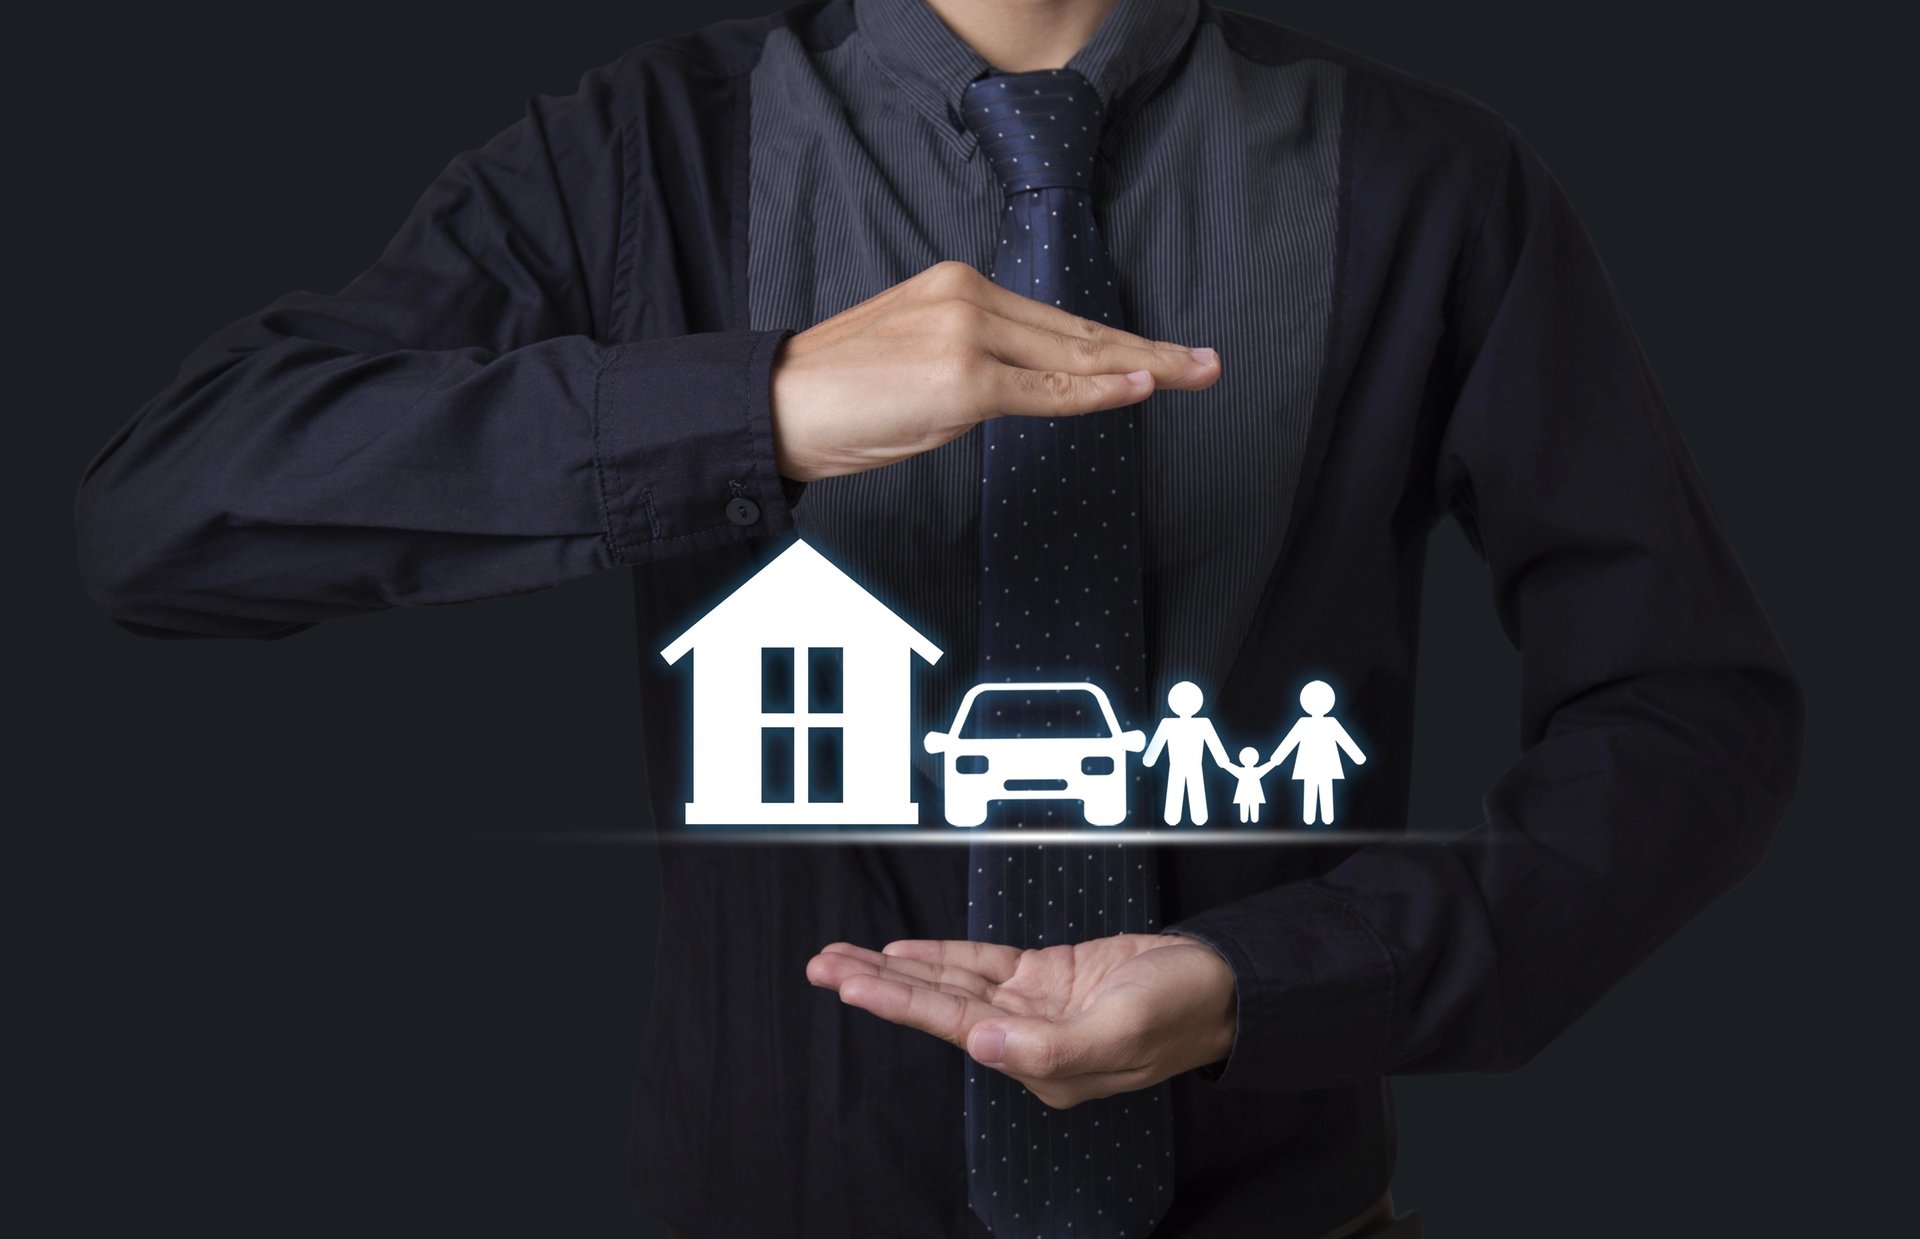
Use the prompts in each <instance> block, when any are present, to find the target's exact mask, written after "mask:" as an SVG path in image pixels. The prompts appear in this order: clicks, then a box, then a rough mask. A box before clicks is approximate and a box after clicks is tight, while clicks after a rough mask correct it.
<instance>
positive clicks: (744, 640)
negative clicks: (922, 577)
mask: <svg viewBox="0 0 1920 1239" xmlns="http://www.w3.org/2000/svg"><path fill="white" fill-rule="evenodd" d="M796 630H804V633H805V635H809V636H811V637H813V638H815V639H813V640H810V641H808V642H807V643H808V644H822V643H823V642H822V640H820V639H819V638H823V637H831V638H832V640H833V644H835V645H839V646H842V647H846V646H856V645H864V644H866V643H868V642H872V641H895V642H899V643H901V644H903V645H906V646H907V647H908V648H910V649H912V650H913V652H914V653H916V654H918V655H920V657H922V658H924V659H926V660H927V661H928V662H930V663H934V662H939V661H940V649H939V647H938V646H936V645H934V643H933V642H931V641H929V640H927V639H926V638H925V637H923V636H921V635H920V633H919V632H918V631H917V630H916V629H915V628H914V627H913V626H912V625H911V624H909V623H907V622H906V621H905V620H903V619H901V618H900V617H899V616H898V615H895V614H894V613H893V611H892V610H891V609H890V608H889V607H888V606H887V605H886V604H885V603H883V602H881V601H880V600H879V599H878V598H875V597H874V596H873V595H872V594H870V593H868V592H867V591H866V589H865V588H864V587H862V586H861V584H860V583H859V582H858V581H856V580H854V579H853V578H852V577H850V576H848V575H847V574H846V573H844V572H842V571H841V570H840V569H839V568H837V567H836V566H834V564H833V562H832V561H831V560H829V559H828V558H827V557H826V556H824V555H822V554H821V553H820V552H819V551H816V550H814V549H813V547H811V546H809V545H808V544H807V543H806V542H805V541H804V540H800V539H796V540H795V541H794V543H793V545H792V546H790V547H788V548H787V549H786V550H784V551H782V552H780V554H779V555H777V556H775V557H774V559H773V561H772V562H771V563H769V564H768V565H767V566H766V567H764V568H762V569H760V571H758V572H756V573H754V574H753V575H752V576H751V577H748V578H747V580H746V581H744V582H743V583H742V584H741V585H740V587H739V588H738V589H735V590H734V591H733V592H732V593H731V594H728V595H727V596H726V597H725V598H723V599H721V600H720V602H719V603H717V604H716V605H715V606H714V607H713V609H711V610H710V611H708V612H707V613H706V614H705V615H703V616H701V617H700V619H699V620H698V621H696V622H695V623H694V625H693V626H692V627H691V628H689V629H687V630H686V631H685V632H683V633H681V634H680V635H679V636H678V637H676V638H675V639H674V641H673V644H671V645H669V646H667V648H666V649H664V650H661V651H660V656H661V657H662V658H664V659H666V660H667V661H668V662H669V663H677V662H679V661H680V659H681V658H682V657H683V656H684V655H685V654H686V652H687V651H688V650H690V649H693V648H694V647H695V646H697V645H700V644H702V643H704V642H708V641H724V642H729V643H734V644H743V645H768V644H771V645H778V644H780V643H781V642H782V641H783V640H785V641H788V642H792V638H793V634H794V633H795V631H796Z"/></svg>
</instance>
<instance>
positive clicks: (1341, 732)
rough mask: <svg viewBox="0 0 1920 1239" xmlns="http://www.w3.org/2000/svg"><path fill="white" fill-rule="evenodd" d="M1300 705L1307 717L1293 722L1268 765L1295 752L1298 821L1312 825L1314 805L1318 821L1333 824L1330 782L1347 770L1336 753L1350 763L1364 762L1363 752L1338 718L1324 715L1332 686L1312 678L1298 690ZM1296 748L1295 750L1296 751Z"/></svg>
mask: <svg viewBox="0 0 1920 1239" xmlns="http://www.w3.org/2000/svg"><path fill="white" fill-rule="evenodd" d="M1300 708H1301V709H1302V710H1305V711H1306V712H1307V717H1305V718H1303V719H1301V720H1300V721H1299V722H1297V723H1295V724H1294V725H1293V729H1292V730H1291V731H1289V732H1287V738H1286V739H1284V740H1282V741H1281V742H1280V747H1279V748H1277V749H1275V750H1274V751H1273V757H1272V758H1270V759H1269V761H1268V764H1269V765H1278V764H1279V763H1280V762H1282V761H1284V760H1285V759H1286V756H1287V754H1289V753H1295V756H1294V759H1293V777H1294V779H1295V780H1296V781H1298V782H1299V784H1300V821H1301V822H1302V823H1303V824H1304V825H1307V826H1311V825H1313V824H1314V807H1315V805H1316V803H1317V804H1318V806H1319V810H1320V820H1321V821H1322V822H1324V823H1325V824H1326V825H1328V826H1331V825H1333V781H1334V780H1335V779H1344V778H1346V777H1347V773H1346V770H1345V768H1344V767H1342V766H1341V764H1340V754H1341V753H1343V752H1344V753H1345V754H1346V755H1347V756H1348V757H1350V758H1352V759H1353V764H1354V765H1356V766H1361V765H1365V764H1366V760H1367V755H1366V754H1365V753H1362V752H1361V751H1360V746H1359V745H1357V744H1355V743H1354V742H1353V737H1352V736H1349V735H1348V734H1347V729H1346V728H1344V727H1342V726H1341V725H1340V722H1339V720H1338V719H1335V718H1333V717H1331V716H1329V715H1328V714H1327V711H1328V710H1331V709H1333V686H1332V685H1331V684H1328V683H1327V682H1326V681H1325V680H1314V681H1313V682H1311V683H1309V684H1308V685H1307V686H1306V687H1305V688H1303V689H1301V690H1300ZM1296 750H1297V752H1296Z"/></svg>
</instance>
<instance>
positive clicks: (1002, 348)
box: [771, 261, 1220, 482]
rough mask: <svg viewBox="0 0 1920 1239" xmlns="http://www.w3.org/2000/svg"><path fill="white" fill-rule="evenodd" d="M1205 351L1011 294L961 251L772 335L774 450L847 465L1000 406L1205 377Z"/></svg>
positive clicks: (918, 442)
mask: <svg viewBox="0 0 1920 1239" xmlns="http://www.w3.org/2000/svg"><path fill="white" fill-rule="evenodd" d="M1209 355H1210V357H1211V359H1210V360H1197V359H1196V358H1195V356H1194V354H1193V352H1192V351H1191V350H1189V349H1188V348H1187V347H1186V346H1184V345H1179V344H1168V343H1163V342H1159V341H1154V340H1148V339H1145V338H1143V337H1141V336H1137V335H1134V334H1132V333H1131V332H1126V331H1122V330H1120V329H1119V328H1117V327H1108V326H1104V325H1102V324H1100V323H1096V322H1093V321H1092V320H1090V319H1085V318H1081V317H1079V316H1077V315H1074V314H1069V313H1067V312H1066V311H1064V310H1062V309H1060V308H1058V307H1056V306H1050V305H1045V304H1043V303H1041V302H1039V301H1036V300H1034V299H1033V298H1032V297H1023V296H1021V295H1020V294H1019V293H1016V292H1012V291H1010V290H1008V289H1004V288H1001V287H1000V286H999V285H997V284H995V283H993V282H992V281H991V280H989V279H987V278H986V277H985V276H983V275H981V274H980V273H979V272H978V271H976V270H974V269H973V268H972V267H970V266H968V265H967V264H966V263H963V262H956V261H948V262H940V263H935V264H934V265H933V266H931V267H928V268H927V269H926V270H925V271H922V272H921V273H920V274H919V275H916V276H914V277H913V278H912V279H909V280H904V281H902V282H901V283H899V284H896V285H894V286H893V287H892V288H889V289H887V290H886V291H885V292H883V293H880V294H878V295H877V296H874V297H871V298H869V299H867V300H866V301H863V302H861V303H860V304H859V305H856V306H854V307H853V308H851V309H849V310H845V311H843V312H841V313H839V314H836V315H834V316H833V317H832V318H829V319H827V320H826V321H825V322H822V323H818V324H816V325H814V326H813V327H811V328H809V329H807V330H806V331H802V332H800V333H798V334H797V335H794V336H791V337H789V338H788V339H786V340H785V341H784V342H783V343H782V344H781V347H780V351H779V352H778V353H777V354H776V355H775V357H774V366H773V389H772V393H771V395H772V401H773V436H774V448H775V452H776V455H777V457H778V460H779V465H780V472H781V473H782V474H784V475H786V476H787V477H790V478H792V479H793V480H794V481H796V482H811V481H814V480H816V479H819V478H826V477H834V476H837V475H839V474H845V473H859V472H861V471H862V470H866V469H876V468H879V467H880V466H881V465H888V464H892V463H893V462H894V461H896V460H902V459H904V458H906V457H908V456H912V455H915V454H917V453H919V452H925V451H929V450H931V449H933V448H936V447H939V446H940V445H941V444H943V443H946V442H948V441H949V440H951V439H956V438H958V437H959V436H960V435H962V434H964V433H966V431H967V430H969V429H970V428H972V427H973V426H974V425H976V424H977V423H979V422H982V421H985V420H987V419H989V418H993V417H998V416H999V415H1001V414H1002V413H1013V414H1028V415H1034V416H1042V417H1064V416H1069V415H1073V414H1079V413H1091V412H1094V411H1095V410H1098V409H1111V408H1117V407H1119V406H1122V405H1128V404H1134V403H1137V402H1138V401H1141V400H1144V399H1146V398H1147V396H1149V395H1150V394H1152V393H1153V392H1154V391H1155V390H1156V389H1157V388H1161V387H1166V388H1174V389H1179V390H1185V391H1193V390H1197V389H1199V388H1203V387H1207V386H1210V385H1212V383H1213V382H1214V381H1215V380H1216V379H1218V378H1219V377H1220V363H1219V358H1218V357H1217V356H1212V355H1211V350H1209Z"/></svg>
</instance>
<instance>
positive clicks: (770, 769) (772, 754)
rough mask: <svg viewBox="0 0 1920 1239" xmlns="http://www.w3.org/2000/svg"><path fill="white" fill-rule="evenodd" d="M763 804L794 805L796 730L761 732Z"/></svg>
mask: <svg viewBox="0 0 1920 1239" xmlns="http://www.w3.org/2000/svg"><path fill="white" fill-rule="evenodd" d="M760 803H761V804H792V803H793V728H791V727H762V728H761V729H760Z"/></svg>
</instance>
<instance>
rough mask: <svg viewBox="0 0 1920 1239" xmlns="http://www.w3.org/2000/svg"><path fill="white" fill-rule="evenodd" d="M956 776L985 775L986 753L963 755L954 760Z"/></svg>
mask: <svg viewBox="0 0 1920 1239" xmlns="http://www.w3.org/2000/svg"><path fill="white" fill-rule="evenodd" d="M953 772H954V773H955V774H985V773H986V772H987V758H986V755H985V754H984V753H962V754H961V755H960V756H958V757H956V758H954V759H953Z"/></svg>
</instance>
